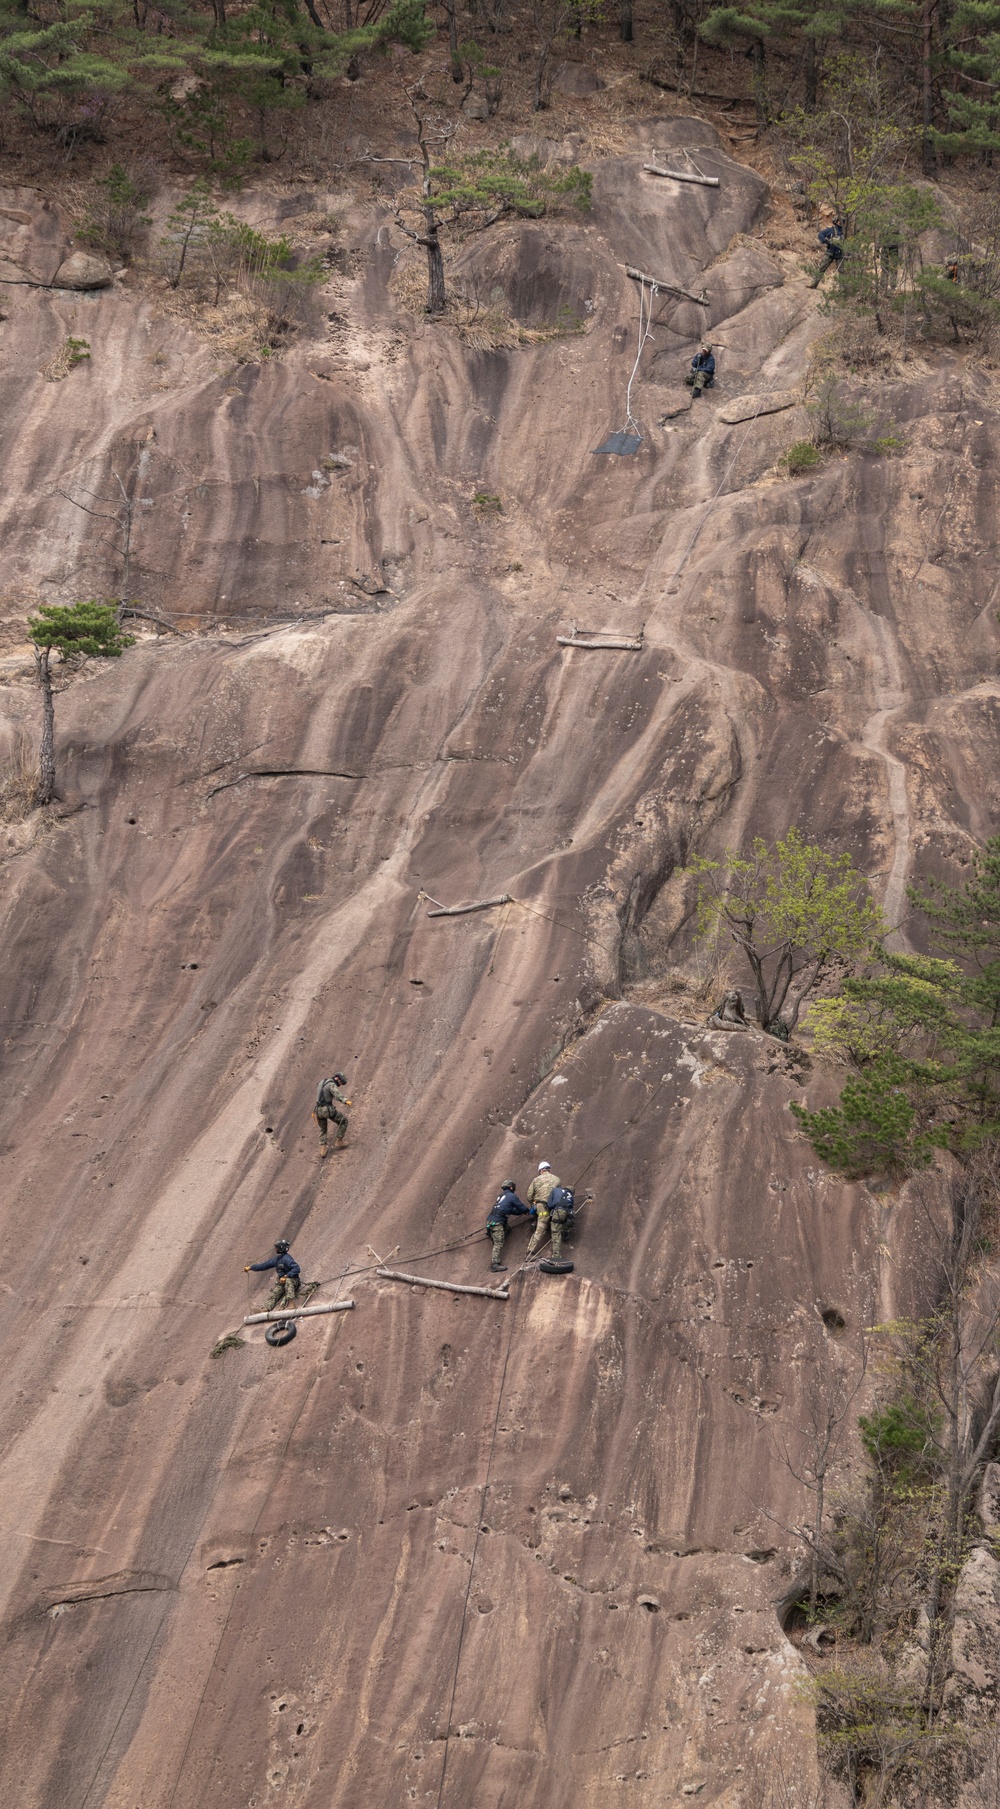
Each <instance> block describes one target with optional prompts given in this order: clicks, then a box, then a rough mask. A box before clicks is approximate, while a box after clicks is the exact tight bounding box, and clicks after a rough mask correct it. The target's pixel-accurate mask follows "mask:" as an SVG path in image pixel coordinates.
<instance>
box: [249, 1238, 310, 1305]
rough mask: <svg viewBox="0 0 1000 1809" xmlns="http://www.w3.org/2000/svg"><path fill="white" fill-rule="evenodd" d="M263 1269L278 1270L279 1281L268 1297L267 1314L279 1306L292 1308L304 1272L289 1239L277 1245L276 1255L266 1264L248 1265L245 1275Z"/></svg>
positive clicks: (282, 1240) (275, 1248) (270, 1257)
mask: <svg viewBox="0 0 1000 1809" xmlns="http://www.w3.org/2000/svg"><path fill="white" fill-rule="evenodd" d="M261 1269H277V1271H278V1277H277V1280H276V1281H275V1284H274V1287H273V1288H272V1289H271V1292H270V1294H269V1295H268V1297H267V1306H266V1307H265V1309H264V1310H265V1312H268V1313H273V1312H274V1310H275V1307H277V1306H279V1305H280V1306H291V1305H292V1302H293V1301H294V1299H295V1296H296V1294H297V1293H298V1291H299V1287H300V1278H301V1275H302V1271H301V1269H300V1268H299V1265H298V1263H297V1262H296V1260H295V1258H294V1256H293V1255H292V1253H291V1250H290V1249H289V1246H288V1239H287V1238H284V1237H283V1238H282V1239H281V1241H280V1243H277V1244H275V1246H274V1255H273V1256H269V1257H268V1259H267V1261H266V1262H264V1263H247V1265H246V1268H245V1269H244V1271H243V1273H244V1274H245V1275H251V1274H256V1273H259V1271H260V1270H261Z"/></svg>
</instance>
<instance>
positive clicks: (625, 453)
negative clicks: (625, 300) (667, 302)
mask: <svg viewBox="0 0 1000 1809" xmlns="http://www.w3.org/2000/svg"><path fill="white" fill-rule="evenodd" d="M647 283H648V284H649V300H648V302H647V300H646V286H647ZM658 293H659V284H658V283H654V282H651V281H649V279H648V278H647V277H645V276H640V278H639V344H638V346H637V348H636V354H635V363H634V364H633V366H632V375H631V376H630V377H629V380H628V388H627V389H626V391H625V425H624V427H620V428H619V429H618V431H617V432H616V433H609V435H608V437H607V439H606V440H604V441H603V442H602V444H601V445H600V446H595V447H594V452H595V453H597V452H610V453H613V454H614V456H615V457H616V458H628V457H629V456H630V454H631V453H633V452H638V450H639V447H640V446H641V445H642V430H641V428H640V427H639V426H638V425H637V424H636V422H635V420H634V418H633V415H632V385H633V383H634V382H635V379H636V373H637V371H638V369H639V360H640V359H641V357H642V353H643V348H644V346H645V344H646V341H647V339H651V338H652V336H653V327H652V321H653V297H654V295H656V294H658Z"/></svg>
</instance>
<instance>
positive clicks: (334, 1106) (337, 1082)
mask: <svg viewBox="0 0 1000 1809" xmlns="http://www.w3.org/2000/svg"><path fill="white" fill-rule="evenodd" d="M346 1085H347V1076H346V1075H345V1074H331V1076H330V1078H329V1080H321V1081H320V1083H319V1092H318V1093H317V1095H316V1110H315V1112H314V1113H313V1117H314V1118H315V1120H316V1123H317V1124H318V1125H319V1153H320V1157H321V1158H322V1157H323V1156H325V1155H326V1152H327V1147H328V1146H327V1141H326V1138H327V1131H328V1129H329V1126H330V1123H331V1122H332V1123H334V1124H335V1125H336V1127H337V1141H336V1143H335V1144H334V1146H333V1147H334V1149H343V1147H344V1142H345V1140H346V1137H347V1114H346V1112H342V1111H341V1110H340V1107H341V1106H349V1105H350V1103H351V1102H350V1100H349V1099H348V1098H347V1096H346V1094H344V1093H342V1092H341V1088H342V1087H346Z"/></svg>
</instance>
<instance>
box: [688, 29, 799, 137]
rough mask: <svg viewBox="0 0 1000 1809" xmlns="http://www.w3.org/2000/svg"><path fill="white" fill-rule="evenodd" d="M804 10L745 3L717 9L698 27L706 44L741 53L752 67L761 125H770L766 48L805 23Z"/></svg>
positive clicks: (754, 95) (754, 96)
mask: <svg viewBox="0 0 1000 1809" xmlns="http://www.w3.org/2000/svg"><path fill="white" fill-rule="evenodd" d="M806 17H807V14H806V11H805V9H804V8H803V7H800V6H795V5H792V4H789V3H788V0H747V3H746V4H745V5H743V6H716V7H713V9H712V11H711V12H710V13H709V15H708V18H707V19H706V20H705V21H704V22H703V24H702V25H701V27H700V31H701V36H702V37H703V38H704V39H705V41H706V43H708V44H714V45H717V46H718V47H719V48H720V49H724V50H743V51H745V53H746V55H747V56H748V57H749V58H750V61H751V65H752V68H753V98H754V106H755V107H756V109H757V118H758V120H759V121H760V123H761V125H767V124H769V123H770V117H771V105H770V100H769V97H768V92H767V46H768V44H769V42H770V41H771V39H772V38H776V39H777V41H778V42H779V43H781V42H782V41H783V40H784V39H786V38H787V36H788V34H789V33H790V32H793V31H797V30H799V29H800V28H801V26H802V25H803V24H804V23H805V20H806Z"/></svg>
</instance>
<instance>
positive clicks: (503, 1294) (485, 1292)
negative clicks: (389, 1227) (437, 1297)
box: [375, 1269, 510, 1300]
mask: <svg viewBox="0 0 1000 1809" xmlns="http://www.w3.org/2000/svg"><path fill="white" fill-rule="evenodd" d="M375 1273H376V1275H380V1276H381V1277H382V1280H383V1281H408V1282H410V1283H412V1285H413V1286H414V1287H415V1288H438V1289H439V1290H440V1292H441V1293H442V1294H480V1295H482V1297H483V1298H484V1299H485V1300H509V1299H510V1294H509V1293H508V1291H507V1288H506V1287H505V1286H504V1287H499V1288H471V1287H469V1285H468V1283H467V1282H463V1281H431V1280H430V1278H429V1277H428V1276H426V1275H404V1274H403V1272H402V1270H401V1269H376V1271H375Z"/></svg>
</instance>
